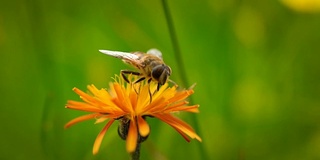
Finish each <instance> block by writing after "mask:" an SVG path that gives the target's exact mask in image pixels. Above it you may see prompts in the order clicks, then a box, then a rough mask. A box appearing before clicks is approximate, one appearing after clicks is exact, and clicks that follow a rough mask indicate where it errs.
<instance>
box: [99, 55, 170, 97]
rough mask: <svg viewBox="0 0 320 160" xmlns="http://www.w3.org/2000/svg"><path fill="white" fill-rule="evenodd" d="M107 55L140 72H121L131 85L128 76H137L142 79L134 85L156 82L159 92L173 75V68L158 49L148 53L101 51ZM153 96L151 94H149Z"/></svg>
mask: <svg viewBox="0 0 320 160" xmlns="http://www.w3.org/2000/svg"><path fill="white" fill-rule="evenodd" d="M99 51H100V52H101V53H104V54H106V55H109V56H112V57H115V58H119V59H121V60H122V61H123V62H125V63H127V64H129V65H131V66H133V67H134V68H136V69H137V70H138V71H131V70H121V71H120V73H121V76H122V77H123V79H124V80H125V81H126V82H127V83H130V82H129V80H128V78H127V77H126V75H127V74H132V75H137V76H140V77H141V78H139V79H137V80H136V81H135V82H134V83H138V82H141V81H143V80H147V82H148V83H150V82H151V81H154V82H156V83H157V91H158V90H159V88H160V87H161V85H164V84H165V83H166V82H167V81H168V80H169V77H170V75H171V73H172V71H171V68H170V67H169V66H168V65H166V64H165V63H164V61H163V59H162V53H161V52H160V51H159V50H157V49H150V50H148V51H147V53H144V52H140V51H136V52H132V53H127V52H121V51H110V50H99ZM149 94H150V95H151V93H149Z"/></svg>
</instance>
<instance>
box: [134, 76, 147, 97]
mask: <svg viewBox="0 0 320 160" xmlns="http://www.w3.org/2000/svg"><path fill="white" fill-rule="evenodd" d="M144 79H146V78H145V77H141V78H139V79H137V80H136V81H134V82H133V85H134V84H136V83H139V82H141V81H143V80H144ZM140 87H141V85H139V90H140ZM133 89H134V91H135V92H136V93H137V94H138V92H137V90H136V87H133Z"/></svg>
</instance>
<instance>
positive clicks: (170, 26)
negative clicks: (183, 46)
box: [162, 0, 189, 87]
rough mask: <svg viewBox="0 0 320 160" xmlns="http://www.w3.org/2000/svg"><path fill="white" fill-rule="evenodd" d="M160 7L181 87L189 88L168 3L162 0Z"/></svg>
mask: <svg viewBox="0 0 320 160" xmlns="http://www.w3.org/2000/svg"><path fill="white" fill-rule="evenodd" d="M162 6H163V10H164V14H165V17H166V20H167V24H168V29H169V33H170V39H171V43H172V47H173V50H174V55H175V59H176V61H177V66H178V70H179V72H178V73H179V74H180V77H181V78H182V85H183V86H184V87H189V83H188V79H187V76H186V75H187V74H186V71H185V70H184V64H183V60H182V54H181V51H180V47H179V43H178V38H177V35H176V31H175V29H174V25H173V21H172V16H171V14H170V10H169V6H168V3H167V1H166V0H162Z"/></svg>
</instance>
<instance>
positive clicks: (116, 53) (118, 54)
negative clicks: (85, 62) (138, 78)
mask: <svg viewBox="0 0 320 160" xmlns="http://www.w3.org/2000/svg"><path fill="white" fill-rule="evenodd" d="M99 52H101V53H103V54H106V55H109V56H112V57H116V58H120V59H123V60H128V61H132V60H137V59H139V56H137V55H135V54H132V53H127V52H120V51H109V50H99Z"/></svg>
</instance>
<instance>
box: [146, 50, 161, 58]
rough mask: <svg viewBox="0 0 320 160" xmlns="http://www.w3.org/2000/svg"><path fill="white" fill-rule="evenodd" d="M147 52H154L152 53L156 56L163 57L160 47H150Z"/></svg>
mask: <svg viewBox="0 0 320 160" xmlns="http://www.w3.org/2000/svg"><path fill="white" fill-rule="evenodd" d="M147 54H152V55H155V56H157V57H159V58H160V59H162V53H161V51H159V50H158V49H155V48H152V49H149V50H148V51H147Z"/></svg>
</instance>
